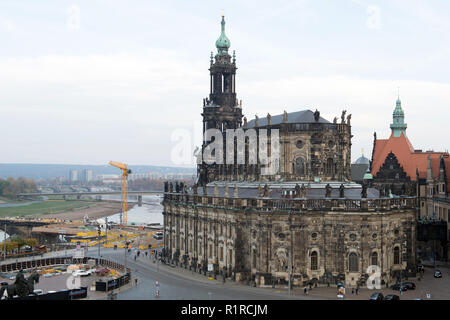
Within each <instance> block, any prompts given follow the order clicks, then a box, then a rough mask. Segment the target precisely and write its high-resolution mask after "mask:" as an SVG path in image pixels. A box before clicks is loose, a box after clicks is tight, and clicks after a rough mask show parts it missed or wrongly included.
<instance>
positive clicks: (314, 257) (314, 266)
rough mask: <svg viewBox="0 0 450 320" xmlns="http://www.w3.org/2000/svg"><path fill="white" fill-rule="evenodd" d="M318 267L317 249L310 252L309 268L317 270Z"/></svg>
mask: <svg viewBox="0 0 450 320" xmlns="http://www.w3.org/2000/svg"><path fill="white" fill-rule="evenodd" d="M318 267H319V264H318V257H317V251H313V252H311V270H317V269H318Z"/></svg>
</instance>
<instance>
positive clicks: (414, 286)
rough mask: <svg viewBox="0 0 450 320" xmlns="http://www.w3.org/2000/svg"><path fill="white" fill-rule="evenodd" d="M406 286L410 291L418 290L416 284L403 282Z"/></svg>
mask: <svg viewBox="0 0 450 320" xmlns="http://www.w3.org/2000/svg"><path fill="white" fill-rule="evenodd" d="M403 284H404V285H406V286H407V287H408V290H415V289H416V284H415V283H414V282H410V281H408V282H403Z"/></svg>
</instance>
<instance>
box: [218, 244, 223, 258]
mask: <svg viewBox="0 0 450 320" xmlns="http://www.w3.org/2000/svg"><path fill="white" fill-rule="evenodd" d="M219 260H220V261H223V247H220V248H219Z"/></svg>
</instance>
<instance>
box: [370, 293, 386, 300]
mask: <svg viewBox="0 0 450 320" xmlns="http://www.w3.org/2000/svg"><path fill="white" fill-rule="evenodd" d="M383 299H384V296H383V294H382V293H381V292H376V293H374V294H372V295H371V296H370V298H369V300H383Z"/></svg>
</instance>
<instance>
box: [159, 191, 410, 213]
mask: <svg viewBox="0 0 450 320" xmlns="http://www.w3.org/2000/svg"><path fill="white" fill-rule="evenodd" d="M164 203H172V204H187V205H194V206H211V207H223V208H230V209H254V210H259V211H280V210H290V211H308V210H329V211H388V210H392V209H416V208H417V198H416V197H400V198H377V199H366V198H362V199H346V198H322V199H305V198H281V199H271V198H233V197H228V198H226V197H215V196H208V195H206V196H203V195H192V194H187V193H165V194H164V200H163V204H164Z"/></svg>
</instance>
